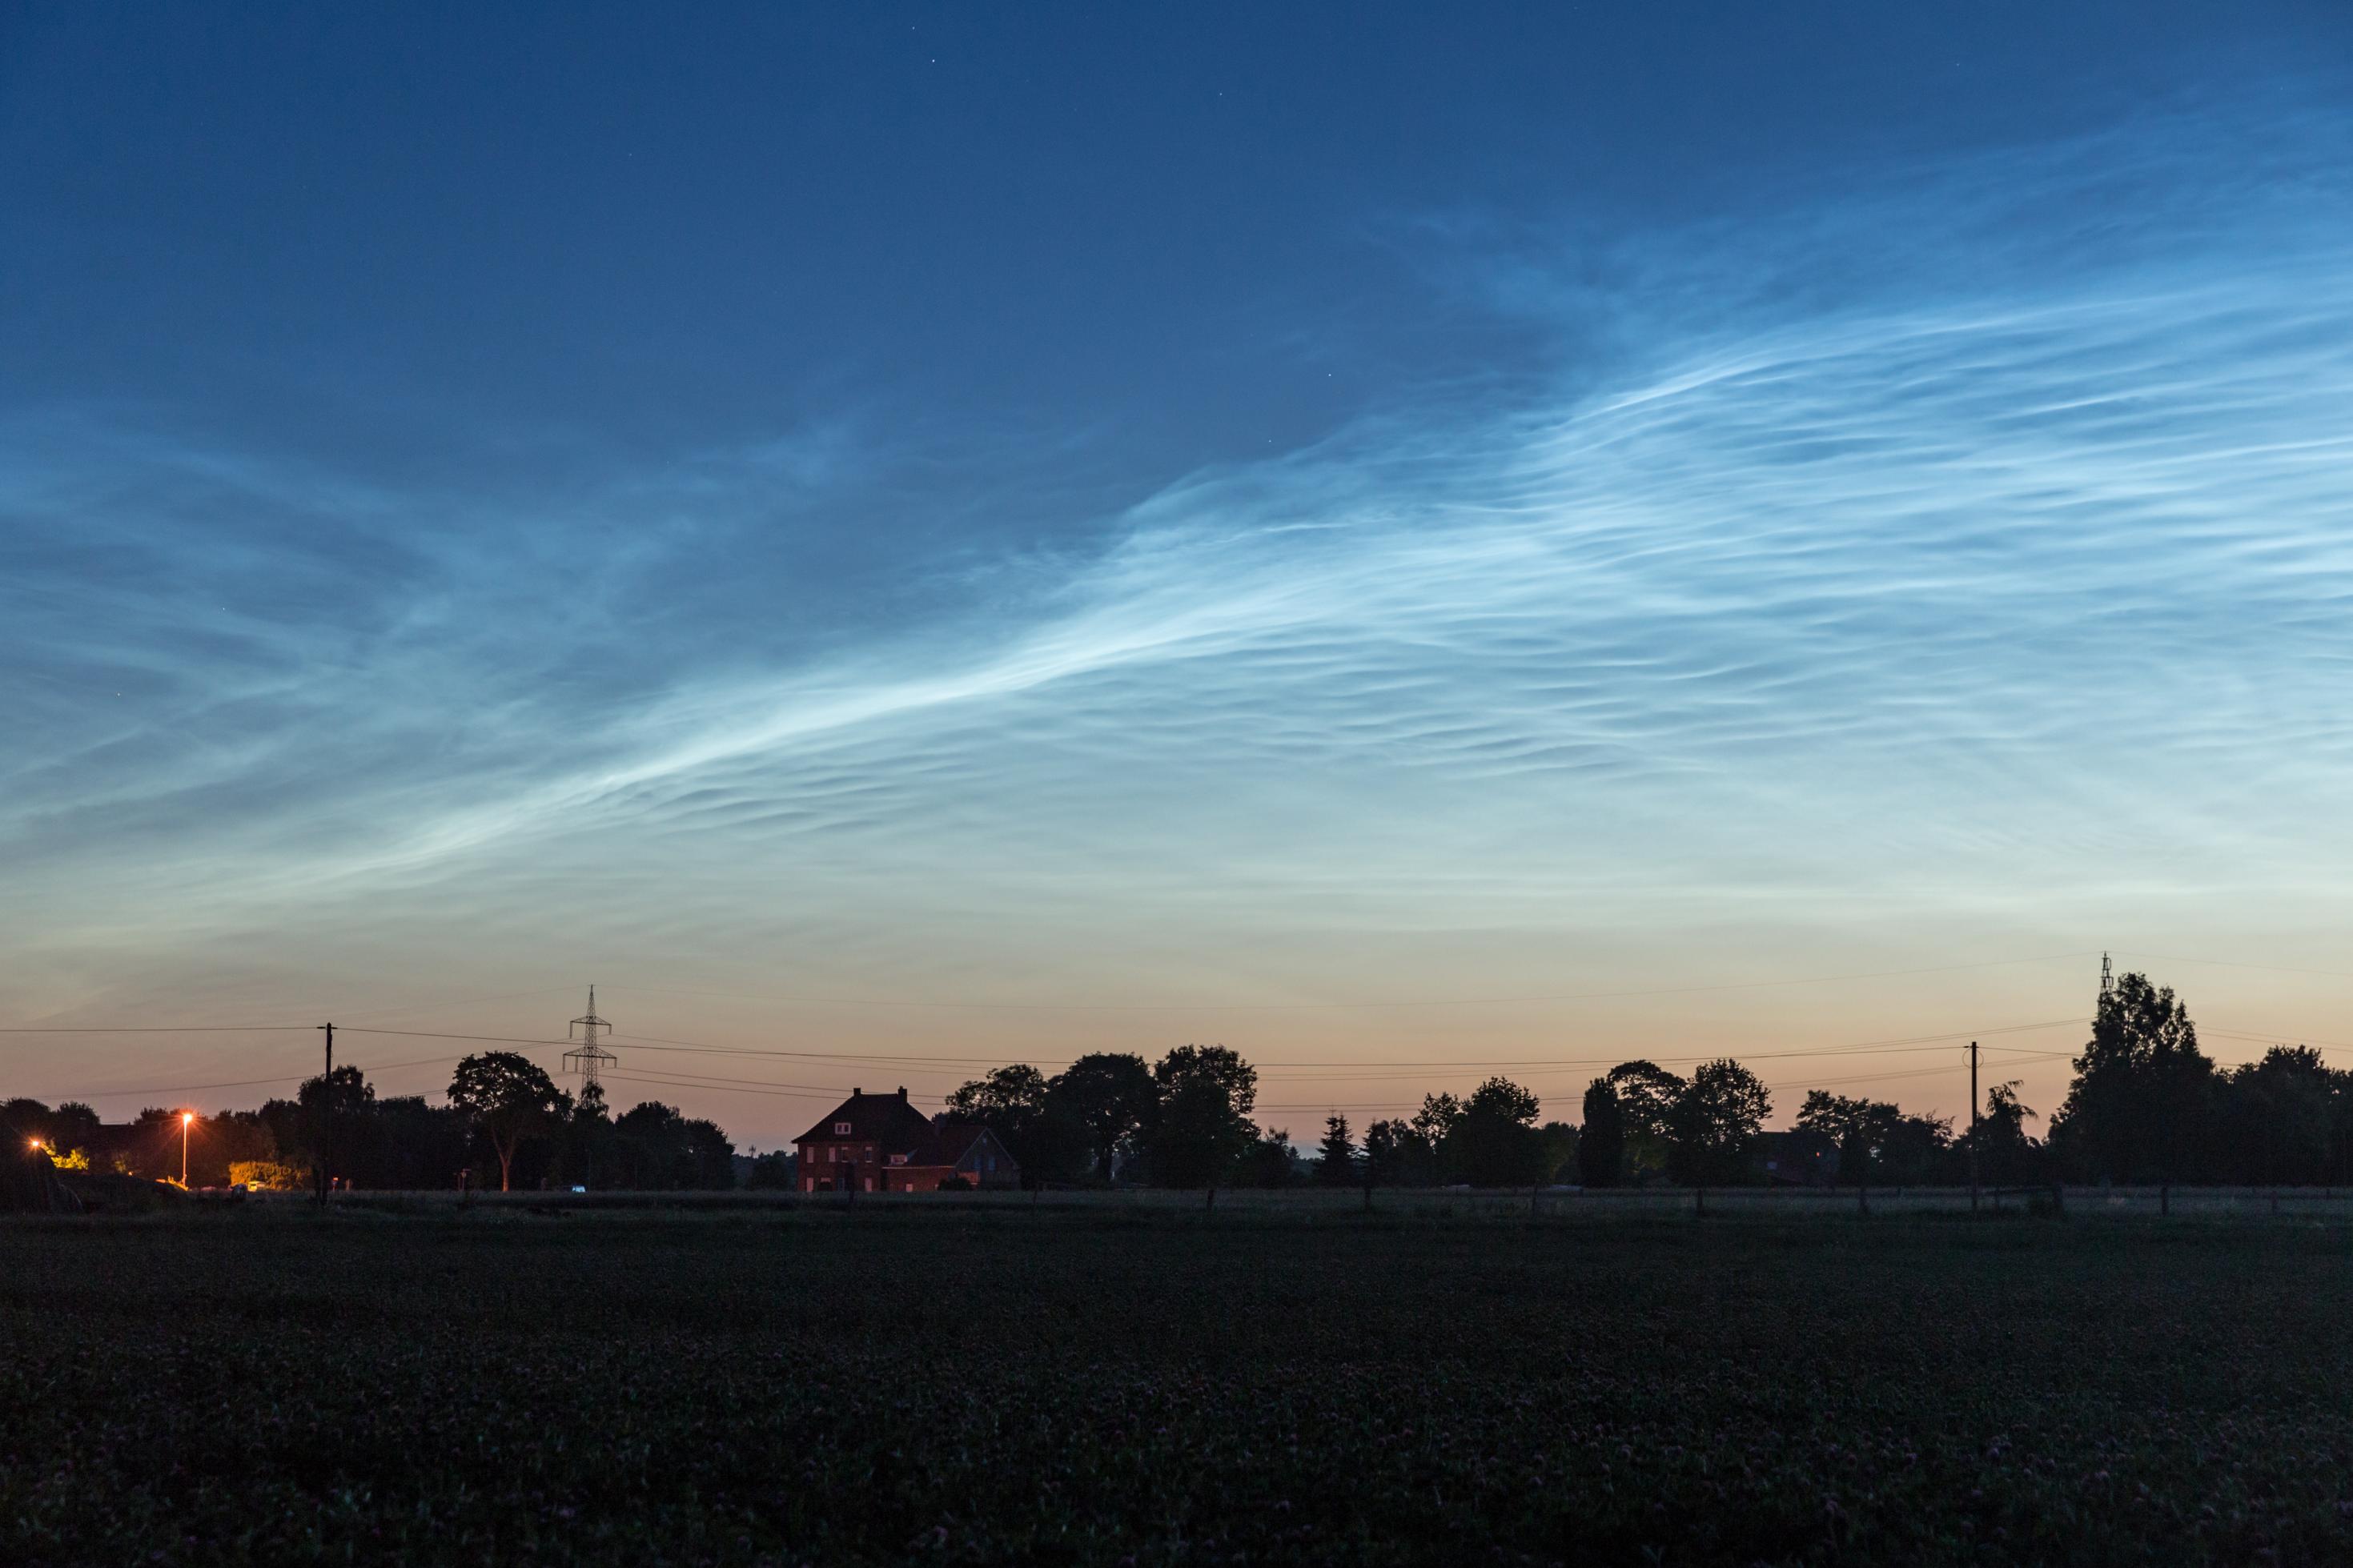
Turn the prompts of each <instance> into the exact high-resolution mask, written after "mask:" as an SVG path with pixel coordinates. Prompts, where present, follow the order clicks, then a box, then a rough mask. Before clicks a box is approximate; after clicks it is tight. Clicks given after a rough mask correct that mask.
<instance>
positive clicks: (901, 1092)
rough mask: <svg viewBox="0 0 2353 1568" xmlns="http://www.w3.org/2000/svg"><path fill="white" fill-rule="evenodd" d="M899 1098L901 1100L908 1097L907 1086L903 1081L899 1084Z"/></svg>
mask: <svg viewBox="0 0 2353 1568" xmlns="http://www.w3.org/2000/svg"><path fill="white" fill-rule="evenodd" d="M899 1098H900V1099H901V1100H904V1099H906V1098H907V1086H906V1085H905V1084H903V1083H902V1084H901V1085H900V1086H899Z"/></svg>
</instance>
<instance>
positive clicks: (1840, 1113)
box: [1796, 1089, 1903, 1187]
mask: <svg viewBox="0 0 2353 1568" xmlns="http://www.w3.org/2000/svg"><path fill="white" fill-rule="evenodd" d="M1902 1121H1903V1112H1902V1111H1900V1110H1896V1108H1895V1107H1894V1106H1893V1105H1891V1104H1889V1103H1887V1102H1886V1101H1885V1100H1861V1099H1851V1098H1849V1097H1848V1096H1846V1095H1842V1094H1832V1093H1831V1092H1830V1091H1829V1090H1828V1089H1809V1090H1808V1091H1807V1093H1806V1102H1805V1104H1804V1105H1802V1106H1800V1107H1799V1110H1798V1115H1797V1120H1796V1126H1797V1129H1798V1131H1800V1132H1812V1133H1816V1134H1818V1135H1820V1137H1822V1138H1825V1139H1827V1140H1829V1141H1830V1142H1831V1146H1832V1147H1833V1148H1835V1149H1837V1150H1838V1156H1839V1174H1840V1175H1841V1176H1842V1177H1844V1178H1845V1179H1846V1180H1847V1181H1849V1182H1852V1183H1853V1184H1855V1185H1856V1186H1858V1187H1861V1186H1867V1185H1869V1184H1871V1181H1872V1180H1873V1177H1875V1176H1876V1175H1877V1174H1878V1173H1879V1167H1880V1165H1881V1164H1882V1163H1883V1156H1884V1152H1885V1150H1886V1148H1887V1145H1888V1143H1889V1142H1890V1141H1891V1140H1892V1139H1893V1137H1894V1131H1895V1129H1896V1127H1897V1126H1898V1125H1899V1124H1900V1123H1901V1122H1902Z"/></svg>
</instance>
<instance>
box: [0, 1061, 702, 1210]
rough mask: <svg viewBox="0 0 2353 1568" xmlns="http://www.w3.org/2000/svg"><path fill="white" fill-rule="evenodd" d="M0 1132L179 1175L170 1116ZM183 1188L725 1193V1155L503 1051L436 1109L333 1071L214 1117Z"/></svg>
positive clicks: (6, 1116) (659, 1119)
mask: <svg viewBox="0 0 2353 1568" xmlns="http://www.w3.org/2000/svg"><path fill="white" fill-rule="evenodd" d="M0 1126H4V1127H5V1129H6V1130H7V1131H9V1133H10V1134H11V1135H13V1136H16V1137H19V1138H26V1139H35V1140H38V1141H40V1142H41V1143H42V1144H43V1146H44V1147H45V1148H47V1149H48V1150H49V1151H51V1152H53V1154H54V1155H55V1157H56V1158H58V1160H59V1161H60V1162H61V1163H65V1164H67V1165H69V1166H79V1165H92V1164H95V1165H99V1166H103V1167H111V1168H113V1169H116V1170H120V1171H121V1172H123V1173H127V1174H135V1175H143V1176H154V1177H159V1178H160V1177H173V1178H176V1177H177V1176H178V1175H179V1173H180V1164H181V1150H182V1143H183V1135H182V1128H181V1119H180V1113H179V1112H177V1111H172V1110H156V1109H151V1110H142V1112H140V1114H139V1116H138V1117H137V1118H136V1119H135V1120H134V1121H132V1123H131V1124H130V1126H129V1127H128V1128H127V1129H124V1130H121V1131H119V1132H117V1133H116V1134H114V1135H113V1136H109V1135H108V1133H107V1131H106V1130H105V1129H104V1128H103V1126H102V1124H101V1123H100V1121H99V1117H98V1113H97V1112H96V1111H94V1110H91V1109H90V1107H89V1106H87V1105H81V1104H77V1103H74V1102H70V1101H69V1102H68V1103H66V1104H64V1105H60V1106H58V1107H57V1108H56V1109H54V1110H52V1109H50V1108H49V1107H47V1106H46V1105H43V1104H42V1103H41V1102H40V1101H38V1100H7V1101H5V1102H0ZM185 1146H186V1152H187V1163H188V1179H189V1182H190V1184H192V1185H196V1186H204V1185H219V1184H225V1183H227V1181H229V1180H230V1173H231V1171H232V1169H233V1168H241V1169H243V1170H244V1171H246V1172H248V1173H272V1174H274V1175H275V1176H276V1178H277V1179H279V1180H285V1181H298V1180H301V1179H304V1178H306V1177H307V1174H308V1173H309V1172H311V1170H313V1169H317V1168H320V1167H322V1165H323V1168H324V1169H325V1171H326V1173H328V1174H329V1175H331V1176H332V1177H334V1178H336V1179H337V1180H339V1181H344V1182H348V1183H349V1184H351V1185H353V1186H354V1187H365V1188H377V1189H386V1188H405V1189H412V1190H413V1189H418V1188H438V1187H446V1186H450V1185H453V1184H456V1182H457V1181H458V1179H459V1172H461V1171H466V1170H470V1171H472V1172H474V1173H476V1177H477V1179H478V1180H480V1182H481V1183H482V1184H484V1185H488V1184H490V1181H491V1177H492V1173H495V1177H496V1180H497V1183H498V1185H499V1186H500V1188H501V1190H506V1189H509V1188H512V1187H537V1186H540V1185H542V1184H550V1185H562V1186H586V1187H591V1188H608V1187H627V1188H631V1189H638V1190H675V1189H683V1188H726V1187H732V1186H733V1185H734V1184H735V1170H734V1163H735V1162H734V1156H735V1150H734V1146H733V1144H732V1143H730V1142H728V1141H727V1137H726V1134H725V1133H723V1132H722V1131H720V1130H719V1128H718V1126H717V1125H716V1124H715V1123H713V1122H711V1121H702V1120H701V1119H698V1118H693V1117H688V1116H683V1115H681V1114H680V1113H679V1112H678V1111H677V1110H675V1109H673V1108H672V1107H670V1106H668V1105H664V1104H662V1103H660V1102H659V1101H658V1100H648V1101H645V1102H644V1103H642V1104H639V1105H638V1106H636V1107H634V1108H632V1109H631V1110H626V1111H623V1112H622V1113H621V1114H620V1115H618V1116H614V1115H612V1114H611V1113H610V1111H609V1110H607V1106H606V1104H605V1100H604V1096H603V1094H602V1093H601V1092H600V1091H598V1090H597V1089H596V1086H593V1085H592V1086H590V1089H588V1091H586V1092H585V1093H583V1094H582V1095H580V1096H579V1097H577V1098H576V1099H575V1097H574V1096H572V1095H569V1094H567V1093H565V1091H564V1090H563V1089H560V1088H558V1087H557V1086H556V1084H555V1082H554V1080H553V1079H550V1078H549V1077H548V1075H547V1073H546V1072H545V1070H544V1069H543V1068H540V1067H539V1066H538V1065H537V1064H535V1063H534V1062H533V1061H532V1060H531V1059H530V1058H527V1057H523V1056H520V1055H518V1054H516V1053H514V1052H512V1051H491V1052H486V1053H484V1054H483V1055H480V1056H474V1057H468V1058H465V1060H463V1061H461V1062H459V1064H458V1068H457V1071H456V1072H455V1074H454V1075H453V1076H452V1077H451V1079H450V1083H449V1096H448V1104H447V1105H442V1106H436V1105H430V1104H427V1102H426V1100H425V1097H424V1096H422V1095H398V1096H391V1097H383V1098H380V1097H378V1095H377V1094H376V1092H375V1087H374V1086H373V1085H371V1084H370V1083H369V1082H368V1081H367V1079H366V1078H365V1077H364V1075H363V1074H362V1073H361V1071H360V1069H359V1068H351V1067H342V1068H336V1069H335V1070H334V1071H333V1072H332V1073H330V1074H327V1075H325V1076H323V1077H321V1078H313V1079H308V1080H307V1081H305V1082H304V1083H303V1084H302V1086H301V1089H299V1090H298V1091H297V1092H296V1094H295V1097H294V1098H293V1099H291V1100H269V1101H268V1102H266V1103H265V1104H264V1105H263V1106H262V1107H261V1108H260V1109H259V1110H232V1111H224V1112H221V1113H220V1114H218V1115H215V1116H202V1117H198V1118H196V1119H195V1121H194V1122H193V1123H192V1124H190V1126H189V1127H188V1129H187V1132H186V1140H185Z"/></svg>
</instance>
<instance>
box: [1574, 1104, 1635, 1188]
mask: <svg viewBox="0 0 2353 1568" xmlns="http://www.w3.org/2000/svg"><path fill="white" fill-rule="evenodd" d="M1625 1173H1626V1112H1625V1110H1623V1108H1621V1107H1620V1105H1619V1103H1618V1089H1617V1086H1616V1085H1615V1084H1612V1083H1611V1082H1610V1081H1609V1079H1606V1078H1597V1079H1594V1080H1593V1081H1592V1082H1591V1083H1589V1084H1588V1085H1587V1086H1586V1089H1585V1127H1584V1131H1583V1134H1582V1136H1581V1137H1580V1138H1579V1139H1578V1141H1577V1180H1578V1181H1579V1182H1581V1183H1583V1184H1585V1185H1586V1186H1588V1187H1614V1186H1616V1185H1617V1184H1619V1183H1620V1182H1621V1181H1623V1180H1624V1179H1625Z"/></svg>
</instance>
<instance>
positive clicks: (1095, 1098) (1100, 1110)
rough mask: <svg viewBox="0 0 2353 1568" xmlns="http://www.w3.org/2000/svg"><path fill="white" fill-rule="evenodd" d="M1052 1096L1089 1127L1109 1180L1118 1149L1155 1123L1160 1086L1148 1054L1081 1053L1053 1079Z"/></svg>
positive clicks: (1097, 1162) (1101, 1168)
mask: <svg viewBox="0 0 2353 1568" xmlns="http://www.w3.org/2000/svg"><path fill="white" fill-rule="evenodd" d="M1048 1099H1049V1100H1050V1101H1051V1102H1053V1103H1054V1104H1057V1105H1059V1106H1060V1107H1061V1108H1062V1109H1064V1110H1067V1111H1068V1112H1069V1113H1070V1114H1071V1116H1072V1117H1073V1118H1074V1119H1075V1120H1076V1121H1079V1122H1080V1123H1081V1124H1082V1125H1083V1126H1084V1127H1085V1128H1086V1130H1087V1137H1088V1141H1089V1143H1090V1145H1091V1146H1092V1149H1093V1151H1094V1156H1095V1170H1096V1173H1098V1174H1099V1175H1101V1176H1102V1177H1103V1180H1104V1181H1109V1180H1111V1177H1112V1172H1113V1167H1114V1164H1115V1162H1116V1160H1117V1157H1118V1154H1119V1151H1120V1150H1121V1148H1122V1147H1123V1146H1124V1145H1125V1144H1127V1143H1128V1142H1129V1141H1130V1140H1132V1139H1134V1137H1135V1135H1136V1134H1138V1133H1140V1132H1142V1131H1145V1129H1147V1128H1149V1127H1150V1126H1151V1125H1152V1121H1153V1118H1154V1117H1155V1116H1156V1115H1157V1114H1158V1113H1159V1110H1160V1090H1159V1089H1158V1087H1157V1086H1156V1085H1155V1083H1154V1081H1153V1073H1152V1069H1151V1068H1148V1067H1146V1066H1145V1063H1144V1058H1142V1057H1138V1056H1130V1055H1127V1054H1124V1053H1113V1052H1109V1051H1098V1052H1095V1053H1094V1054H1092V1055H1090V1056H1083V1057H1081V1058H1079V1059H1078V1060H1077V1061H1074V1062H1072V1063H1071V1065H1070V1067H1069V1068H1067V1069H1065V1070H1064V1071H1063V1073H1062V1074H1061V1076H1060V1077H1059V1078H1057V1079H1054V1081H1053V1084H1052V1086H1051V1087H1050V1089H1049V1090H1048Z"/></svg>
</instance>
